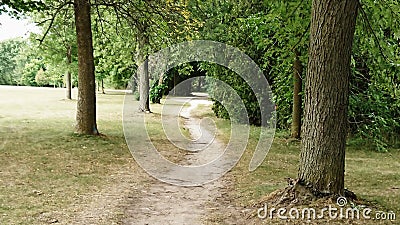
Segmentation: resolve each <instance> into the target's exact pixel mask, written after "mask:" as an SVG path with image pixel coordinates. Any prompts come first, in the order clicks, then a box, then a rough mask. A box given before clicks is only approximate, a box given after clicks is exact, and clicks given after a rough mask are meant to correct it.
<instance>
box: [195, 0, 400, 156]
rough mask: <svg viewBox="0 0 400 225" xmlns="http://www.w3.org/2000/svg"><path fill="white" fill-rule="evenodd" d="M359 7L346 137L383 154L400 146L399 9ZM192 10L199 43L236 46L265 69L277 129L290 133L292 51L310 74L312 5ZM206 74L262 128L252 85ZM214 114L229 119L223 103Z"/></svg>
mask: <svg viewBox="0 0 400 225" xmlns="http://www.w3.org/2000/svg"><path fill="white" fill-rule="evenodd" d="M362 4H363V8H364V10H365V13H363V12H361V13H360V16H359V18H358V26H357V30H356V35H355V41H354V48H353V59H352V77H351V89H350V99H349V117H348V120H349V122H350V130H349V132H350V133H351V134H353V135H356V136H360V137H364V138H366V139H368V140H369V141H370V142H372V143H373V144H374V145H375V146H376V148H377V149H378V150H380V151H384V150H385V148H386V146H388V145H391V144H394V143H395V142H396V141H398V137H399V133H400V122H399V121H400V113H399V112H400V100H399V90H400V82H399V81H400V78H399V74H400V44H399V43H400V22H399V21H400V7H399V4H400V3H399V2H398V1H395V0H389V1H385V4H383V3H382V1H373V0H365V1H362ZM189 8H190V12H191V16H192V17H193V18H194V19H196V20H198V21H202V23H201V25H202V26H201V28H200V29H199V34H196V37H198V38H202V39H211V40H216V41H221V42H224V43H227V44H230V45H232V46H235V47H238V48H239V49H240V50H242V51H244V52H245V53H246V54H248V55H249V56H250V57H251V58H252V59H253V60H254V61H255V62H256V63H257V64H258V65H259V66H260V67H261V68H262V70H263V72H264V74H265V76H266V78H267V79H268V81H269V83H270V85H271V88H272V91H273V93H274V100H275V103H276V105H277V115H278V117H277V118H278V121H277V122H278V123H277V126H278V128H283V129H288V128H289V125H290V124H291V113H292V101H293V80H292V79H293V78H292V76H293V69H292V67H293V61H294V58H295V57H294V53H293V51H294V50H297V51H298V52H300V60H301V62H302V64H303V66H304V70H303V71H306V66H307V61H308V58H307V48H308V29H309V23H310V14H311V13H310V11H311V10H310V2H304V1H298V0H291V1H278V0H275V1H268V2H263V3H261V2H259V1H246V2H242V1H239V2H236V1H235V2H233V1H224V2H221V1H204V2H203V1H192V2H191V3H190V4H189ZM365 17H366V18H368V21H367V20H365ZM374 33H375V34H374ZM382 54H384V55H385V56H386V57H383V56H382ZM203 69H204V70H205V71H206V72H207V75H209V76H213V77H215V78H217V79H220V80H222V81H225V82H226V83H228V84H229V85H231V87H233V88H234V89H235V90H236V91H237V92H238V93H239V95H241V97H242V99H243V101H244V102H245V104H246V108H247V110H248V113H249V117H250V119H251V121H252V123H254V124H257V123H258V119H257V118H258V116H259V114H258V111H259V109H258V107H257V105H256V104H255V99H254V96H253V94H252V93H251V91H249V88H248V86H247V84H245V83H244V82H243V80H241V79H240V78H238V77H237V76H236V75H235V74H234V73H232V72H230V71H228V70H224V69H221V68H218V66H216V65H209V66H207V67H203ZM303 77H304V74H303ZM304 83H305V82H303V84H304ZM224 104H229V103H226V102H225V103H224ZM232 104H234V103H232ZM213 109H214V112H215V113H216V115H217V116H219V117H223V118H228V114H227V112H226V110H225V108H224V107H223V106H222V105H221V104H220V103H219V102H215V104H214V107H213Z"/></svg>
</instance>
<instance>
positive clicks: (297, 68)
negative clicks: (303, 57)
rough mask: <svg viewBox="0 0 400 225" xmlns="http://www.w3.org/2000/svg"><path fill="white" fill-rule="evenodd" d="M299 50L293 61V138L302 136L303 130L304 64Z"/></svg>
mask: <svg viewBox="0 0 400 225" xmlns="http://www.w3.org/2000/svg"><path fill="white" fill-rule="evenodd" d="M299 55H300V54H299V52H298V51H297V50H295V59H294V63H293V111H292V127H291V136H292V138H297V139H298V138H300V131H301V104H302V103H301V96H300V93H301V89H302V86H303V82H302V80H301V74H302V73H303V65H301V62H300V59H299Z"/></svg>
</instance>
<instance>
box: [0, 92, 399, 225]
mask: <svg viewBox="0 0 400 225" xmlns="http://www.w3.org/2000/svg"><path fill="white" fill-rule="evenodd" d="M74 96H76V92H74ZM123 98H124V96H123V95H122V94H106V95H98V97H97V103H98V107H97V111H98V114H97V115H98V128H99V130H100V132H101V133H102V134H103V135H102V136H98V137H91V136H78V135H76V134H74V123H75V109H76V101H75V100H64V90H62V89H52V88H30V87H7V86H0V107H1V111H0V141H1V142H0V224H49V223H56V222H58V223H59V224H70V223H73V222H74V221H75V220H76V217H77V215H82V213H83V214H85V212H87V211H88V209H89V208H90V207H91V205H90V202H91V201H92V200H93V199H95V198H100V197H101V196H102V193H104V190H107V191H108V188H109V187H113V185H114V186H115V190H114V192H115V194H116V195H118V194H120V193H119V192H120V191H123V190H122V189H128V188H127V187H129V188H131V189H132V190H131V191H132V193H136V192H138V193H139V192H140V190H141V189H143V188H145V187H146V184H147V182H148V177H147V175H146V174H144V172H143V171H142V170H141V169H140V168H139V167H138V166H137V164H136V163H135V162H134V160H133V159H132V157H131V154H130V152H129V150H128V148H127V146H126V144H125V139H124V136H123V131H122V122H121V120H122V104H123ZM152 109H153V111H155V112H156V113H155V114H152V115H150V116H149V117H148V118H149V120H150V121H151V119H152V118H153V119H157V118H158V117H159V114H157V111H160V106H159V105H152ZM198 111H199V112H201V111H203V113H199V114H198V116H204V115H208V116H210V117H213V116H212V114H210V111H209V110H206V109H205V108H204V109H203V110H198ZM150 124H151V123H150ZM216 124H217V126H218V127H219V128H220V129H219V135H220V137H221V138H222V139H224V140H226V139H227V138H229V128H230V126H229V123H228V122H227V121H225V120H220V119H217V120H216ZM151 127H153V128H151ZM158 130H160V129H159V127H158V126H157V125H154V124H152V125H150V132H153V137H156V138H157V140H159V142H158V144H159V146H163V145H168V144H167V143H165V140H162V139H163V138H162V134H160V133H158V135H159V136H157V131H158ZM256 136H257V129H256V128H252V131H251V138H250V141H249V145H248V150H247V151H246V152H245V154H244V156H243V158H242V159H241V161H240V162H239V164H238V165H237V166H236V167H235V168H234V169H233V170H232V171H231V172H229V173H228V174H227V178H230V179H232V180H233V181H234V182H232V186H231V187H230V189H231V191H230V192H229V196H228V197H229V198H230V199H232V201H233V202H234V203H235V204H237V205H241V206H243V207H251V206H253V205H254V204H258V203H260V201H261V200H262V198H263V197H264V196H265V195H266V194H268V193H270V192H272V191H274V190H276V189H278V188H283V187H285V186H286V185H287V183H286V179H285V178H289V177H291V178H295V177H296V175H297V163H298V158H299V143H298V142H295V141H294V142H293V141H289V140H288V139H287V138H286V134H285V133H283V132H278V133H277V137H276V138H275V140H274V143H273V146H272V148H271V150H270V152H269V154H268V156H267V158H266V160H265V161H264V163H263V164H262V165H261V167H259V168H258V169H257V170H256V171H254V172H248V170H247V168H248V163H249V161H250V158H251V156H252V152H251V150H250V149H254V146H255V144H256ZM166 148H167V147H166ZM168 149H171V148H169V147H168ZM346 156H347V157H346V188H348V189H349V190H351V191H353V192H355V193H356V194H357V196H359V197H361V198H363V199H365V200H367V201H368V202H370V204H371V205H372V206H373V207H374V208H376V209H379V210H383V211H390V210H391V211H394V212H396V215H397V216H398V217H399V216H400V170H399V168H400V150H399V149H390V150H389V152H388V153H377V152H375V151H373V150H368V146H366V147H365V148H364V146H361V145H353V144H350V145H349V146H348V148H347V155H346ZM171 160H175V159H174V158H172V159H171ZM121 171H122V172H123V173H124V174H127V178H129V181H126V182H129V185H128V186H119V184H120V183H121V184H123V181H118V179H116V176H119V175H118V174H121V173H122V172H121ZM116 181H118V182H116ZM124 182H125V181H124ZM111 191H112V190H111ZM108 204H112V201H111V202H106V203H105V206H104V207H107V206H108ZM116 208H118V207H116ZM121 213H122V212H112V213H110V215H116V216H112V217H110V218H108V217H107V218H106V217H105V218H106V219H105V220H104V224H111V223H112V222H118V221H119V217H118V216H120V214H121ZM397 221H400V219H397V220H396V221H395V222H397ZM375 222H376V221H375ZM371 224H374V223H371Z"/></svg>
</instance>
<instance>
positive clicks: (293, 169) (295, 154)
mask: <svg viewBox="0 0 400 225" xmlns="http://www.w3.org/2000/svg"><path fill="white" fill-rule="evenodd" d="M202 113H203V115H205V116H209V117H213V116H212V115H211V114H210V110H209V109H206V108H202V109H200V110H198V116H201V114H202ZM214 119H215V121H216V124H217V127H218V129H219V136H220V138H221V139H222V140H224V141H225V142H227V141H228V140H229V133H230V122H229V121H227V120H223V119H217V118H215V117H214ZM258 135H259V129H258V128H257V127H251V131H250V139H249V144H248V147H247V149H246V151H245V153H244V155H243V157H242V158H241V160H240V161H239V163H238V164H237V165H236V167H235V168H234V169H233V170H232V171H230V172H229V173H228V174H227V177H228V178H229V179H233V180H234V181H235V182H234V183H233V186H232V187H231V188H230V191H229V194H228V195H229V196H228V198H229V199H234V202H235V204H237V205H240V206H242V207H246V208H249V207H251V206H253V205H255V204H258V203H260V201H262V199H263V198H265V196H267V195H268V194H269V193H271V192H273V191H275V190H277V189H280V188H284V187H287V181H286V178H296V177H297V170H298V162H299V157H300V142H299V141H296V140H293V139H290V138H289V133H288V132H287V131H277V133H276V135H275V138H274V142H273V144H272V147H271V149H270V151H269V153H268V155H267V157H266V159H265V160H264V162H263V163H262V164H261V166H260V167H259V168H258V169H256V170H255V171H253V172H249V171H248V165H249V162H250V159H251V157H252V155H253V151H254V149H255V146H256V143H257V140H258V139H257V138H258ZM349 143H350V144H349V145H348V146H347V149H346V173H345V187H346V188H347V189H349V190H351V191H353V192H354V193H355V194H356V195H357V196H358V197H359V198H361V199H363V200H364V202H366V203H368V204H369V205H371V207H372V209H374V210H382V211H385V212H388V211H393V212H395V213H396V216H397V217H399V216H400V170H399V168H400V149H389V150H388V152H387V153H379V152H376V151H374V150H373V147H371V148H369V147H368V146H367V147H366V148H360V144H356V145H355V144H351V143H352V142H351V140H350V141H349ZM398 221H399V219H397V220H396V221H395V222H398ZM253 222H254V221H253ZM365 222H369V223H370V224H376V221H365ZM386 222H387V221H386ZM395 222H394V223H395ZM362 223H364V221H363V222H362ZM390 224H393V223H390ZM399 224H400V223H399Z"/></svg>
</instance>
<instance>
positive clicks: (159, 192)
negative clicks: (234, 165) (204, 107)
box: [123, 98, 224, 225]
mask: <svg viewBox="0 0 400 225" xmlns="http://www.w3.org/2000/svg"><path fill="white" fill-rule="evenodd" d="M175 100H176V101H178V102H182V101H187V100H188V99H187V98H176V99H175ZM199 104H210V103H209V102H208V100H205V99H202V98H194V99H192V100H190V107H185V108H183V109H182V111H181V113H180V116H181V117H183V118H186V119H185V123H184V126H185V128H186V129H188V131H189V133H190V136H191V137H192V139H193V141H192V143H191V145H192V146H191V149H195V150H196V151H192V152H190V153H189V154H187V155H186V156H185V158H184V159H182V161H181V163H180V164H181V165H199V164H203V163H205V162H209V161H210V160H211V159H213V158H215V157H216V156H217V155H218V154H221V153H222V151H223V150H224V144H223V143H222V142H220V141H219V140H213V143H212V146H211V147H210V146H208V147H209V148H207V150H201V149H204V147H205V146H207V145H208V144H207V143H208V142H209V140H210V139H214V134H213V132H212V131H209V129H206V128H205V126H201V127H200V129H199V124H200V119H198V118H194V117H193V116H192V115H191V114H192V111H193V110H195V109H196V107H197V106H198V105H199ZM165 172H166V173H173V172H174V171H165ZM210 173H212V171H210ZM223 182H224V181H223V180H222V179H219V180H216V181H214V182H211V183H207V184H205V185H201V186H196V187H182V186H175V185H170V184H167V183H163V182H161V181H158V180H155V179H154V180H152V182H151V184H150V185H149V187H148V189H146V190H142V191H141V195H140V196H139V197H137V198H135V199H133V200H132V202H131V203H132V205H131V206H129V207H127V208H126V211H125V213H124V214H125V219H124V220H123V224H138V225H145V224H151V225H153V224H160V225H161V224H162V225H165V224H194V225H195V224H205V218H206V217H207V214H209V213H210V211H212V210H213V205H212V202H213V201H214V200H215V199H216V198H218V197H220V196H221V189H223V187H224V185H223Z"/></svg>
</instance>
